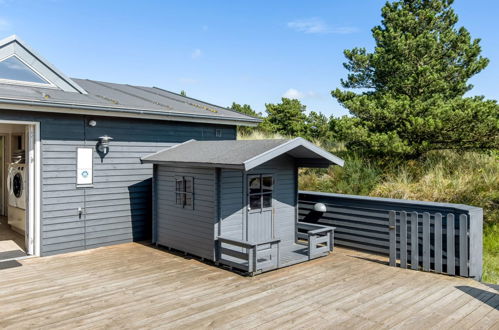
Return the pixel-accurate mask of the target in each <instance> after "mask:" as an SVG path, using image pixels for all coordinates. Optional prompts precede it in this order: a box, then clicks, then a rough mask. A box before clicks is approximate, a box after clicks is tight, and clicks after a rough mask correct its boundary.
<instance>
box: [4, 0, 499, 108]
mask: <svg viewBox="0 0 499 330" xmlns="http://www.w3.org/2000/svg"><path fill="white" fill-rule="evenodd" d="M384 3H385V1H381V0H349V1H344V0H329V1H292V0H288V1H258V0H252V1H216V0H212V1H64V0H52V1H34V0H33V1H14V0H0V37H6V36H9V35H11V34H17V35H19V36H20V37H21V38H22V39H23V40H24V41H26V42H28V44H30V45H31V46H32V47H33V48H34V49H35V50H37V51H38V52H39V53H40V54H41V55H42V56H43V57H45V59H47V60H48V61H49V62H51V63H52V64H54V65H55V66H56V67H58V68H59V69H60V70H62V71H63V72H65V73H66V74H67V75H69V76H71V77H77V78H88V79H95V80H102V81H109V82H117V83H127V84H137V85H145V86H158V87H162V88H165V89H168V90H171V91H174V92H180V90H185V91H186V92H187V94H188V96H191V97H195V98H199V99H202V100H205V101H208V102H212V103H215V104H218V105H222V106H229V105H230V104H231V103H232V101H236V102H238V103H247V104H250V105H251V106H252V107H253V108H254V109H256V110H258V111H262V112H263V111H264V109H265V106H264V105H265V103H274V102H279V101H280V98H281V97H282V96H290V97H296V98H299V99H301V101H302V102H303V103H304V104H305V105H307V110H315V111H321V112H323V113H325V114H327V115H331V114H333V115H335V116H339V115H344V114H347V110H345V109H343V108H342V107H341V106H340V105H339V104H337V103H336V101H335V100H334V99H333V98H332V97H331V96H330V91H331V90H332V89H334V88H336V87H338V86H339V80H340V78H343V77H345V76H346V71H345V70H344V69H343V66H342V63H343V62H344V57H343V53H342V52H343V50H344V49H346V48H353V47H356V46H363V47H366V48H368V49H372V47H373V40H372V37H371V32H370V29H371V28H372V27H373V26H374V25H377V24H379V22H380V9H381V7H382V6H383V4H384ZM454 7H455V10H456V12H457V13H458V15H459V17H460V22H459V25H463V26H465V27H466V28H468V30H470V32H471V34H472V36H473V37H475V38H477V37H478V38H481V39H482V43H481V44H482V49H483V55H484V56H486V57H488V58H489V59H490V61H491V62H490V65H489V66H488V67H487V68H486V69H485V70H484V71H483V72H482V73H480V74H479V75H478V76H476V77H474V78H473V79H472V81H471V82H472V83H473V84H474V85H475V88H474V89H473V90H472V92H470V94H471V95H485V96H486V97H487V98H492V99H499V79H498V77H499V37H498V34H499V32H498V31H499V19H497V13H498V12H499V2H497V1H493V0H474V1H468V0H457V1H456V3H455V5H454Z"/></svg>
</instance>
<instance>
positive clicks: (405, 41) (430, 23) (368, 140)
mask: <svg viewBox="0 0 499 330" xmlns="http://www.w3.org/2000/svg"><path fill="white" fill-rule="evenodd" d="M451 4H452V1H450V0H401V1H395V2H391V3H390V2H388V3H387V4H386V5H385V6H384V7H383V9H382V17H383V20H382V24H381V25H380V26H376V27H375V28H373V30H372V34H373V37H374V40H375V43H376V46H375V49H374V52H373V53H368V52H367V51H366V49H364V48H354V49H352V50H346V51H345V52H344V53H345V57H346V58H347V60H348V61H347V62H346V63H345V64H344V66H345V68H346V69H347V70H348V71H349V72H350V73H349V74H348V77H347V79H346V80H342V82H341V83H342V86H343V87H344V88H361V89H363V92H361V93H358V94H357V93H354V92H351V91H342V90H340V89H336V90H334V91H333V92H332V95H333V97H335V98H336V99H337V100H338V101H339V102H340V103H341V104H342V105H344V106H345V107H346V108H347V109H349V111H350V113H351V114H352V115H353V116H354V117H353V118H341V119H337V120H335V122H334V125H333V126H334V129H335V130H336V132H337V134H338V135H339V136H342V137H343V138H344V139H345V141H347V144H348V146H349V148H351V149H352V150H363V151H367V152H369V153H371V154H374V155H379V156H392V157H393V156H403V157H409V158H411V157H412V158H414V157H418V156H420V155H422V154H424V153H426V152H428V151H430V150H435V149H460V150H464V149H469V150H473V149H489V148H497V147H498V146H499V133H498V132H499V106H498V105H497V103H496V102H495V101H486V100H484V99H483V97H473V98H470V97H466V98H465V97H463V95H464V93H466V92H467V91H469V90H470V89H471V88H472V86H471V85H469V84H468V79H469V78H470V77H472V76H473V75H475V74H477V73H478V72H480V71H481V70H483V69H484V68H485V67H486V66H487V64H488V60H487V59H485V58H483V57H481V56H480V52H481V48H480V45H479V40H478V39H474V40H472V39H471V36H470V34H469V32H468V31H467V30H466V29H465V28H463V27H461V28H459V29H456V28H455V25H456V23H457V16H456V14H455V13H454V11H453V10H452V8H451Z"/></svg>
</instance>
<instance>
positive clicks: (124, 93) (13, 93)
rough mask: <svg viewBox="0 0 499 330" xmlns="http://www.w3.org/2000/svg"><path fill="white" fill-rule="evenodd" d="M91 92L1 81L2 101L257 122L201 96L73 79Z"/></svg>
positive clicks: (155, 88) (257, 120) (0, 93)
mask: <svg viewBox="0 0 499 330" xmlns="http://www.w3.org/2000/svg"><path fill="white" fill-rule="evenodd" d="M73 81H75V82H76V83H77V84H78V85H80V86H81V87H82V88H83V89H85V90H86V91H87V92H88V94H80V93H74V92H65V91H62V90H59V89H51V88H43V87H33V86H18V85H10V84H0V102H3V103H9V102H17V103H19V102H24V103H26V102H32V103H34V104H36V105H46V106H53V105H58V106H63V107H78V106H81V107H85V108H86V109H93V110H99V109H104V110H106V109H113V110H116V111H117V112H119V111H120V110H122V111H130V110H132V111H133V110H135V112H137V113H140V112H143V113H147V114H154V115H165V116H175V115H178V116H184V117H197V118H209V119H217V120H220V121H221V122H223V121H236V122H241V124H245V123H246V124H248V123H258V122H260V120H259V119H257V118H253V117H250V116H247V115H244V114H241V113H239V112H236V111H234V110H230V109H227V108H223V107H220V106H216V105H213V104H210V103H206V102H203V101H200V100H196V99H193V98H189V97H184V96H181V95H179V94H175V93H172V92H169V91H166V90H163V89H160V88H157V87H142V86H132V85H125V84H114V83H107V82H100V81H94V80H88V79H73Z"/></svg>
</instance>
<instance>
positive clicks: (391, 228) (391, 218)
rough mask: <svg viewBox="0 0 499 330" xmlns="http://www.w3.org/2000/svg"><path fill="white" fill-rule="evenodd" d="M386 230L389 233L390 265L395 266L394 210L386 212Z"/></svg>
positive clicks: (395, 234)
mask: <svg viewBox="0 0 499 330" xmlns="http://www.w3.org/2000/svg"><path fill="white" fill-rule="evenodd" d="M388 231H389V233H390V266H392V267H395V266H396V265H397V225H396V213H395V211H390V212H389V213H388Z"/></svg>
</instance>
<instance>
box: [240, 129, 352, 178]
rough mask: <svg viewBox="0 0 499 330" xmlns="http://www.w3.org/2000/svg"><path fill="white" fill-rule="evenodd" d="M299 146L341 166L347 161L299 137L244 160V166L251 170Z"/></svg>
mask: <svg viewBox="0 0 499 330" xmlns="http://www.w3.org/2000/svg"><path fill="white" fill-rule="evenodd" d="M299 146H304V147H305V148H307V149H309V150H310V151H312V152H313V153H316V154H318V155H319V156H321V157H323V158H324V159H326V160H328V161H329V162H331V163H332V164H336V165H339V166H343V165H344V163H345V161H344V160H343V159H341V158H339V157H337V156H335V155H333V154H331V153H329V152H327V151H325V150H323V149H321V148H319V147H317V146H316V145H315V144H313V143H311V142H309V141H307V140H305V139H303V138H301V137H297V138H294V139H292V140H289V141H287V142H285V143H283V144H280V145H278V146H276V147H274V148H272V149H270V150H267V151H266V152H264V153H261V154H260V155H257V156H255V157H253V158H250V159H248V160H246V161H245V162H244V168H245V170H246V171H249V170H251V169H253V168H255V167H257V166H259V165H261V164H263V163H265V162H267V161H269V160H271V159H273V158H275V157H278V156H280V155H282V154H285V153H286V152H288V151H291V150H293V149H295V148H297V147H299Z"/></svg>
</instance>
